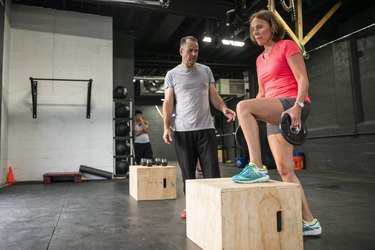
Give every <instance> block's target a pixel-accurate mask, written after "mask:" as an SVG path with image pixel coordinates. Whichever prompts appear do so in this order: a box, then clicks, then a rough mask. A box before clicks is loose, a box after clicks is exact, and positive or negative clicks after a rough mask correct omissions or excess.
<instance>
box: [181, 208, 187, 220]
mask: <svg viewBox="0 0 375 250" xmlns="http://www.w3.org/2000/svg"><path fill="white" fill-rule="evenodd" d="M181 218H183V219H186V210H185V209H184V210H182V212H181Z"/></svg>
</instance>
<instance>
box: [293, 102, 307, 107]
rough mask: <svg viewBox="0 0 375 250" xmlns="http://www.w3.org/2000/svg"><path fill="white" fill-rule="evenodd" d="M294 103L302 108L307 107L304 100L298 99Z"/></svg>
mask: <svg viewBox="0 0 375 250" xmlns="http://www.w3.org/2000/svg"><path fill="white" fill-rule="evenodd" d="M294 104H297V105H298V106H299V107H300V108H301V109H302V108H303V107H305V104H304V103H303V102H299V101H296V102H295V103H294Z"/></svg>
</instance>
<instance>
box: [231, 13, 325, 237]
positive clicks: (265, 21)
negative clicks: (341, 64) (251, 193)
mask: <svg viewBox="0 0 375 250" xmlns="http://www.w3.org/2000/svg"><path fill="white" fill-rule="evenodd" d="M249 21H250V38H251V40H252V41H253V42H254V43H255V44H257V45H259V46H263V47H264V51H263V53H262V54H260V55H259V57H258V58H257V61H256V68H257V74H258V86H259V92H258V95H257V97H256V98H255V99H248V100H243V101H241V102H239V103H238V104H237V115H238V120H239V122H240V125H241V128H242V130H243V133H244V136H245V139H246V143H247V146H248V149H249V155H250V160H251V162H249V163H248V164H247V165H246V167H245V168H244V169H243V171H242V172H240V173H239V174H236V175H234V176H233V177H232V179H233V181H234V182H237V183H252V182H265V181H268V180H269V175H268V171H267V168H266V166H264V165H263V163H262V157H261V149H260V141H259V128H258V124H257V120H261V121H264V122H266V123H267V138H268V142H269V145H270V148H271V151H272V154H273V157H274V159H275V162H276V166H277V170H278V172H279V174H280V176H281V178H282V180H283V181H285V182H292V183H297V184H300V185H301V183H300V181H299V179H298V178H297V176H296V175H295V173H294V161H293V145H291V144H289V143H288V142H287V141H286V140H285V139H284V138H283V136H282V135H281V131H280V129H279V122H280V117H281V116H282V115H283V114H285V113H288V114H289V115H290V117H291V126H292V127H299V128H301V121H305V120H306V119H307V116H308V114H309V112H310V103H311V100H310V98H309V96H308V87H309V80H308V77H307V71H306V66H305V62H304V59H303V56H302V54H301V50H300V48H299V47H298V45H297V44H296V43H295V42H294V41H291V40H282V39H283V37H284V34H285V29H284V27H283V26H282V24H281V23H280V22H279V21H278V19H277V18H276V17H275V16H274V14H273V13H272V12H271V11H268V10H261V11H259V12H257V13H254V14H253V15H252V16H251V17H250V20H249ZM301 198H302V226H303V227H302V228H303V235H319V234H321V232H322V228H321V226H320V223H319V221H318V220H317V219H315V218H314V216H313V214H312V212H311V210H310V207H309V205H308V202H307V199H306V196H305V194H304V192H303V190H302V197H301Z"/></svg>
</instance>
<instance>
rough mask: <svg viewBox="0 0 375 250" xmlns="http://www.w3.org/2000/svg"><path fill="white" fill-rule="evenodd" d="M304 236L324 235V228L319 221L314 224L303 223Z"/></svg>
mask: <svg viewBox="0 0 375 250" xmlns="http://www.w3.org/2000/svg"><path fill="white" fill-rule="evenodd" d="M302 228H303V235H304V236H316V235H320V234H321V233H322V227H321V226H320V223H319V221H318V220H317V219H314V220H313V221H312V222H307V221H302Z"/></svg>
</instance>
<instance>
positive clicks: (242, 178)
mask: <svg viewBox="0 0 375 250" xmlns="http://www.w3.org/2000/svg"><path fill="white" fill-rule="evenodd" d="M232 180H233V181H234V182H237V183H254V182H267V181H269V180H270V176H269V175H268V171H267V168H266V166H263V167H262V168H258V167H257V165H256V164H255V163H252V162H249V164H247V165H246V166H245V168H244V169H243V170H242V171H241V172H240V173H238V174H236V175H234V176H233V177H232Z"/></svg>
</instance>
